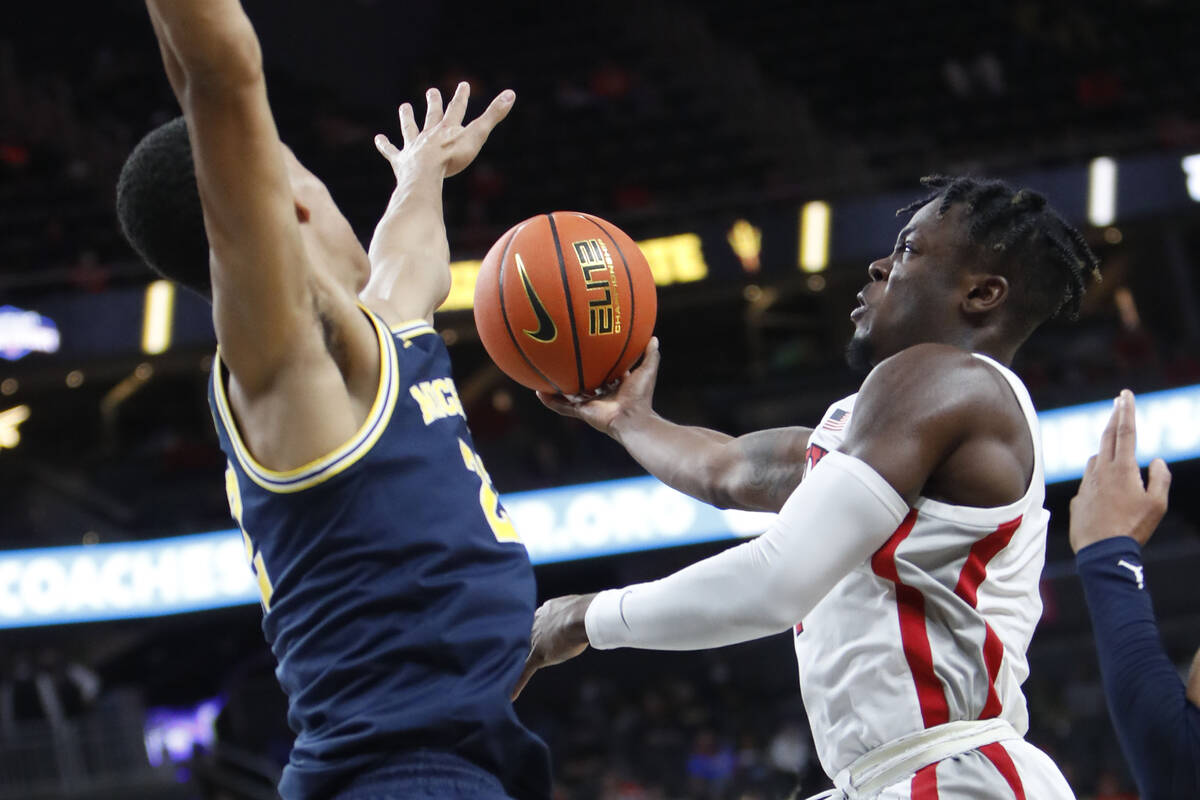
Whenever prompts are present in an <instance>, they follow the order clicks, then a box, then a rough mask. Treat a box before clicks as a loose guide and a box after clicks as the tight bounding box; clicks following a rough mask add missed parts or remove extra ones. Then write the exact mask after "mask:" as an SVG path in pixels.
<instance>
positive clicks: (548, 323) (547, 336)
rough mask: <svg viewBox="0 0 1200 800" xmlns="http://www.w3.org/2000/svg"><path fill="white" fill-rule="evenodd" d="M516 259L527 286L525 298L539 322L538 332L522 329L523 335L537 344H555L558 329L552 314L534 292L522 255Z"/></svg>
mask: <svg viewBox="0 0 1200 800" xmlns="http://www.w3.org/2000/svg"><path fill="white" fill-rule="evenodd" d="M516 259H517V273H518V274H520V276H521V283H522V285H524V286H525V296H526V297H528V298H529V305H531V306H533V313H534V316H536V317H537V321H538V327H537V330H535V331H527V330H524V329H522V333H524V334H525V335H526V336H528V337H529V338H530V339H533V340H534V341H537V342H543V343H549V342H553V341H554V340H555V339H557V338H558V328H557V327H556V326H555V324H554V320H553V319H552V318H551V317H550V312H549V311H547V310H546V307H545V306H544V305H542V299H541V298H540V297H538V296H537V292H535V291H534V290H533V281H531V280H529V273H527V272H526V271H525V262H523V261H521V254H520V253H517V254H516Z"/></svg>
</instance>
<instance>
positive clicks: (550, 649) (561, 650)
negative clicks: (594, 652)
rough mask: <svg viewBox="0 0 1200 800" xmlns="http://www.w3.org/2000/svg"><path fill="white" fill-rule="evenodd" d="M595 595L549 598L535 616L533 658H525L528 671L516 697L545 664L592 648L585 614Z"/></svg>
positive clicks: (520, 682)
mask: <svg viewBox="0 0 1200 800" xmlns="http://www.w3.org/2000/svg"><path fill="white" fill-rule="evenodd" d="M595 596H596V595H595V594H569V595H566V596H564V597H555V598H553V599H552V600H547V601H546V602H544V603H542V605H541V607H540V608H538V610H537V613H536V614H534V616H533V633H532V635H531V638H530V648H529V657H528V658H526V659H525V670H524V671H523V672H522V673H521V679H520V680H518V681H517V685H516V687H515V688H514V689H513V692H512V699H513V700H516V699H517V696H518V695H520V694H521V690H522V689H524V688H525V684H527V683H529V679H530V678H532V677H533V673H535V672H537V671H538V670H539V669H541V668H542V667H550V666H553V665H555V664H561V663H562V662H564V661H569V660H571V659H572V658H574V657H575V656H577V655H579V654H580V653H582V652H583V651H584V650H586V649H587V647H588V638H587V629H586V628H585V627H584V622H583V621H584V616H585V615H586V614H587V609H588V606H589V605H591V603H592V599H593V598H594V597H595Z"/></svg>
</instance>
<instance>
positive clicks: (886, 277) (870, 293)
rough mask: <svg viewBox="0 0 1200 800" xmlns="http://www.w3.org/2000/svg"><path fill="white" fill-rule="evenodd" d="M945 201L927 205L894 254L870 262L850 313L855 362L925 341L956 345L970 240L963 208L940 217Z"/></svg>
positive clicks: (866, 363)
mask: <svg viewBox="0 0 1200 800" xmlns="http://www.w3.org/2000/svg"><path fill="white" fill-rule="evenodd" d="M940 202H941V200H940V199H935V200H933V201H931V202H930V203H928V204H926V205H924V206H922V207H921V208H920V209H919V210H918V211H917V213H916V214H914V215H913V217H912V219H911V220H909V223H908V225H906V226H904V229H903V230H901V231H900V234H899V236H897V237H896V246H895V248H893V250H892V252H891V253H890V254H889V255H886V256H884V257H883V258H880V259H877V260H876V261H873V262H871V265H870V266H869V267H868V268H867V274H868V275H869V276H870V279H871V280H870V282H869V283H868V284H867V285H866V286H865V287H863V290H862V291H861V292H859V295H858V301H859V305H858V306H857V307H856V308H855V309H854V310H853V311H852V312H851V313H850V318H851V320H853V321H854V336H853V337H852V338H851V340H850V345H849V347H848V348H847V358H848V360H849V361H850V363H851V366H854V367H857V368H863V369H866V368H869V367H871V366H874V365H875V364H877V363H879V362H880V361H882V360H883V359H885V358H887V357H888V356H891V355H894V354H896V353H898V352H900V351H901V350H904V349H905V348H907V347H911V346H913V345H915V344H921V343H923V342H946V343H950V344H954V343H956V342H955V341H954V339H955V332H956V330H958V328H959V323H960V318H959V315H958V306H959V301H960V289H961V287H960V284H961V281H960V280H959V278H960V273H961V270H960V269H959V267H958V265H959V264H961V263H962V259H963V257H964V254H965V251H964V248H965V247H967V242H966V240H965V236H964V235H963V233H962V228H961V222H962V213H963V211H962V208H961V206H959V205H954V206H951V208H950V209H949V210H948V211H947V212H946V214H945V216H943V217H941V218H940V219H939V218H938V216H937V208H938V205H939V204H940Z"/></svg>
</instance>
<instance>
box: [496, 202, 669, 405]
mask: <svg viewBox="0 0 1200 800" xmlns="http://www.w3.org/2000/svg"><path fill="white" fill-rule="evenodd" d="M657 313H658V295H657V294H656V292H655V288H654V277H653V276H652V275H651V274H650V265H649V264H647V263H646V257H645V256H644V255H642V251H641V250H640V249H639V248H638V246H637V245H636V244H635V243H634V241H633V240H632V239H630V238H629V236H627V235H626V234H625V232H624V231H622V230H621V229H620V228H618V227H617V226H615V225H613V224H612V223H610V222H605V221H604V220H602V219H600V218H599V217H593V216H591V215H590V214H580V213H578V212H574V211H555V212H554V213H553V214H541V215H539V216H536V217H530V218H529V219H527V220H525V221H524V222H521V223H518V224H517V225H514V226H513V227H512V228H511V229H509V231H508V232H507V233H505V234H504V235H503V236H501V237H500V240H499V241H498V242H496V244H494V245H492V249H491V250H489V251H488V254H487V256H485V257H484V259H483V266H482V268H480V270H479V280H478V282H477V283H476V284H475V325H476V327H477V328H478V329H479V338H480V339H481V340H482V341H483V346H484V347H485V348H486V349H487V351H488V355H490V356H491V357H492V360H493V361H495V362H496V365H497V366H499V367H500V369H502V370H504V372H505V373H507V374H508V375H509V377H511V378H512V379H513V380H515V381H517V382H518V383H520V384H523V385H525V386H528V387H529V388H531V389H540V390H541V391H544V392H558V393H560V394H583V393H585V392H591V391H593V390H595V389H598V388H600V387H601V386H604V385H605V384H607V383H610V382H612V381H614V380H616V379H617V378H620V377H621V376H622V375H623V374H624V373H625V370H627V369H629V367H630V366H631V365H632V364H633V363H634V362H635V361H637V359H638V357H639V356H641V354H642V351H644V350H645V349H646V344H647V343H648V342H649V341H650V334H651V333H652V332H653V330H654V320H655V317H656V315H657Z"/></svg>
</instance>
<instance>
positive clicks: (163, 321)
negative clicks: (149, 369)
mask: <svg viewBox="0 0 1200 800" xmlns="http://www.w3.org/2000/svg"><path fill="white" fill-rule="evenodd" d="M174 321H175V284H173V283H171V282H170V281H155V282H154V283H152V284H150V285H149V286H147V287H146V303H145V311H144V312H143V314H142V352H143V353H146V354H148V355H152V356H153V355H158V354H159V353H162V352H164V351H166V349H167V348H168V347H170V346H171V329H172V327H173V325H174Z"/></svg>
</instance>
